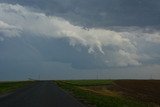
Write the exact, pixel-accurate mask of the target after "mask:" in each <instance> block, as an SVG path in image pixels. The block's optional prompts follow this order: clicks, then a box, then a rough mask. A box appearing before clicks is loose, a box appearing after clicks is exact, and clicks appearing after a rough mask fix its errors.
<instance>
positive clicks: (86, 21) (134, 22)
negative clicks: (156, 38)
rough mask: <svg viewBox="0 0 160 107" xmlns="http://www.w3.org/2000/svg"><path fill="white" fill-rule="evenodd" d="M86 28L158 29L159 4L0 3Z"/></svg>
mask: <svg viewBox="0 0 160 107" xmlns="http://www.w3.org/2000/svg"><path fill="white" fill-rule="evenodd" d="M0 2H5V3H12V4H17V3H18V4H21V5H23V6H29V7H33V8H36V9H38V10H40V11H42V12H45V13H46V14H48V15H54V16H60V17H63V18H65V19H67V20H69V21H71V22H72V23H74V24H77V25H83V26H88V27H107V26H110V25H111V26H155V25H156V26H159V25H160V21H159V19H160V1H159V0H132V1H131V0H130V1H129V0H0Z"/></svg>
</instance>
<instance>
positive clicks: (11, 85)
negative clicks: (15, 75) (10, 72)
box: [0, 81, 31, 95]
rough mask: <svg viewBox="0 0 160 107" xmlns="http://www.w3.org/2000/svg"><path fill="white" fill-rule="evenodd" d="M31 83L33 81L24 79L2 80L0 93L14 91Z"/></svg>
mask: <svg viewBox="0 0 160 107" xmlns="http://www.w3.org/2000/svg"><path fill="white" fill-rule="evenodd" d="M29 83H31V81H23V82H1V83H0V95H1V94H5V93H8V92H12V91H14V90H16V89H18V88H21V87H23V86H25V85H27V84H29Z"/></svg>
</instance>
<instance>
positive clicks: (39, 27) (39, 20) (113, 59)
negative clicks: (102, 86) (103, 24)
mask: <svg viewBox="0 0 160 107" xmlns="http://www.w3.org/2000/svg"><path fill="white" fill-rule="evenodd" d="M129 29H130V30H128V29H127V30H125V31H115V30H109V29H108V30H106V29H98V28H91V29H88V30H86V29H84V28H83V27H80V26H75V25H72V24H71V23H70V22H69V21H67V20H64V19H63V18H59V17H54V16H46V15H45V14H43V13H38V12H34V11H32V10H30V9H28V8H26V7H23V6H20V5H11V4H4V3H1V4H0V33H3V34H4V36H8V37H15V36H23V33H28V34H30V35H36V36H42V37H46V38H68V39H69V40H70V41H69V44H70V45H71V46H77V45H80V46H83V47H86V48H88V53H89V54H94V55H95V57H96V58H97V59H102V61H103V62H104V63H105V64H106V66H128V65H131V66H132V65H140V64H141V61H142V60H143V58H142V56H149V55H146V53H141V52H139V48H138V46H139V45H141V42H154V43H160V33H147V32H144V31H143V29H134V28H132V27H130V28H129ZM144 36H145V37H144ZM139 38H140V39H139ZM144 38H145V39H144Z"/></svg>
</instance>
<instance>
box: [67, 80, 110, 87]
mask: <svg viewBox="0 0 160 107" xmlns="http://www.w3.org/2000/svg"><path fill="white" fill-rule="evenodd" d="M64 82H67V83H70V84H73V85H77V86H97V85H106V84H112V83H113V81H112V80H67V81H64Z"/></svg>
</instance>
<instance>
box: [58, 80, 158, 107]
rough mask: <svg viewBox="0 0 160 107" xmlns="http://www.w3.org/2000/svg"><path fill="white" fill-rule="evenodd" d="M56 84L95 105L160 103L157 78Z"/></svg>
mask: <svg viewBox="0 0 160 107" xmlns="http://www.w3.org/2000/svg"><path fill="white" fill-rule="evenodd" d="M94 83H95V84H94ZM58 85H59V86H60V87H62V88H63V89H65V90H67V91H69V92H71V93H72V94H73V95H74V96H75V97H77V98H78V99H80V100H82V101H83V102H84V103H88V104H89V105H90V104H91V105H95V106H96V107H124V106H126V107H159V105H160V92H159V90H160V86H159V85H160V81H159V80H113V81H111V80H76V81H74V80H71V81H59V82H58Z"/></svg>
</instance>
